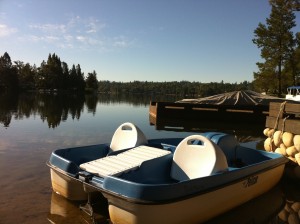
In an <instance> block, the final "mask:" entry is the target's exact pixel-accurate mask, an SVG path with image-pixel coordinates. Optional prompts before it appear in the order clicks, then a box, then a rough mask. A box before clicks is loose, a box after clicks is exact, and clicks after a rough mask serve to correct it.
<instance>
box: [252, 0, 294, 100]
mask: <svg viewBox="0 0 300 224" xmlns="http://www.w3.org/2000/svg"><path fill="white" fill-rule="evenodd" d="M269 3H270V5H271V7H272V10H271V14H270V17H269V18H267V19H266V25H265V24H262V23H259V25H258V27H257V28H256V30H255V31H254V37H255V38H254V39H253V43H254V44H256V45H257V46H258V48H260V49H261V57H262V58H263V59H264V60H265V62H264V63H258V65H259V64H260V66H259V72H257V73H256V78H257V79H259V78H262V77H266V76H269V74H267V73H266V71H267V72H268V73H269V72H270V71H272V72H273V75H275V76H276V78H277V94H278V96H281V93H282V78H283V74H282V70H283V65H284V64H285V62H286V61H287V60H288V59H289V58H290V55H291V54H292V52H293V46H294V37H293V32H292V28H293V27H295V25H296V24H295V14H294V12H293V10H294V3H295V1H294V0H269Z"/></svg>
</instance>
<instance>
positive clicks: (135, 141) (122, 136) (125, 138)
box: [110, 122, 148, 151]
mask: <svg viewBox="0 0 300 224" xmlns="http://www.w3.org/2000/svg"><path fill="white" fill-rule="evenodd" d="M147 143H148V141H147V138H146V137H145V135H144V133H143V132H142V131H141V130H140V129H139V128H138V127H137V126H135V125H134V124H132V123H129V122H127V123H124V124H121V125H120V126H119V127H118V128H117V130H116V131H115V133H114V135H113V137H112V140H111V143H110V151H117V150H121V149H128V148H133V147H136V146H139V145H144V144H147Z"/></svg>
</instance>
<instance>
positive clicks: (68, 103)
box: [0, 93, 177, 128]
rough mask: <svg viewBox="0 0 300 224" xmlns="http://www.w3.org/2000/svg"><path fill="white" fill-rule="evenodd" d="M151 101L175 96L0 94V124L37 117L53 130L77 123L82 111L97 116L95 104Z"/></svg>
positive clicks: (172, 98) (137, 103) (169, 98)
mask: <svg viewBox="0 0 300 224" xmlns="http://www.w3.org/2000/svg"><path fill="white" fill-rule="evenodd" d="M151 100H156V101H157V100H164V101H166V100H167V101H171V102H173V101H176V100H177V99H175V97H174V96H168V97H158V96H151V95H143V94H131V95H114V94H88V95H84V94H75V93H68V94H67V93H64V94H57V93H23V94H12V93H3V94H0V105H1V106H0V123H1V124H3V126H4V127H5V128H8V127H9V125H10V123H11V119H12V117H14V119H16V120H23V119H24V118H29V117H30V116H31V115H34V116H37V115H39V116H40V118H41V120H42V121H43V122H45V123H47V124H48V127H49V128H56V127H58V126H59V125H60V123H61V122H62V121H66V120H67V119H68V118H69V117H71V118H72V119H73V120H74V119H77V120H79V119H80V116H81V114H82V111H83V110H84V108H86V109H87V111H88V112H89V113H93V114H96V107H97V103H107V104H114V103H129V104H131V105H133V106H145V107H147V106H148V105H149V102H150V101H151Z"/></svg>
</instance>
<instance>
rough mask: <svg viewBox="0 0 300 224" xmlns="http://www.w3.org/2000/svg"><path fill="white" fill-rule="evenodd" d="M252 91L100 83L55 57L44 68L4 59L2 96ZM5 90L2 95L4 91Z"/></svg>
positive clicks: (5, 56)
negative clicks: (11, 93)
mask: <svg viewBox="0 0 300 224" xmlns="http://www.w3.org/2000/svg"><path fill="white" fill-rule="evenodd" d="M245 89H252V84H251V83H250V82H247V81H244V82H242V83H239V84H237V83H224V82H223V81H221V82H220V83H217V82H211V83H201V82H189V81H179V82H178V81H173V82H148V81H132V82H111V81H98V80H97V73H96V72H95V71H93V72H92V73H88V75H87V77H86V78H85V76H84V73H83V72H82V71H81V68H80V65H79V64H78V65H76V66H75V65H72V67H71V69H69V67H68V64H67V63H65V62H63V61H61V60H60V58H59V57H58V55H56V54H55V53H53V54H49V56H48V59H47V61H42V63H41V65H40V66H39V67H37V66H36V65H33V66H32V65H30V64H29V63H26V64H25V63H24V62H22V61H14V62H12V61H11V58H10V56H9V54H8V53H7V52H5V53H4V54H3V56H1V57H0V92H5V91H6V90H10V91H11V90H13V91H18V90H21V91H28V90H31V91H32V90H38V91H61V90H64V91H76V92H82V91H84V90H93V91H98V92H100V93H111V94H147V95H159V94H161V95H177V96H208V95H214V94H218V93H223V92H229V91H234V90H245ZM1 90H2V91H1Z"/></svg>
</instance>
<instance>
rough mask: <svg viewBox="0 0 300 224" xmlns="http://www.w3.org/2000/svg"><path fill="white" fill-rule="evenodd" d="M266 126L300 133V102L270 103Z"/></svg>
mask: <svg viewBox="0 0 300 224" xmlns="http://www.w3.org/2000/svg"><path fill="white" fill-rule="evenodd" d="M265 126H266V127H268V128H274V129H277V130H281V131H283V132H290V133H293V134H297V135H299V134H300V103H290V102H289V103H285V104H282V103H275V102H272V103H270V109H269V115H268V116H267V117H266V125H265Z"/></svg>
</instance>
